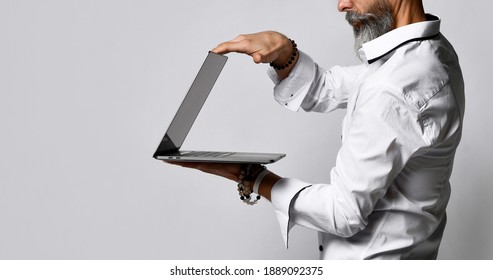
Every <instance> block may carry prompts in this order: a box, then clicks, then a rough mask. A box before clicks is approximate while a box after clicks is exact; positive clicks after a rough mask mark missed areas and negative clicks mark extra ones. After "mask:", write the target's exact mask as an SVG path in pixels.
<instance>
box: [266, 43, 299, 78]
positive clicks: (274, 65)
mask: <svg viewBox="0 0 493 280" xmlns="http://www.w3.org/2000/svg"><path fill="white" fill-rule="evenodd" d="M288 40H289V41H290V42H291V44H292V45H293V53H291V58H290V59H289V60H288V62H286V63H285V64H283V65H277V64H275V63H274V62H271V63H270V64H269V65H270V66H271V67H272V68H274V69H276V70H279V71H280V70H284V69H286V68H289V66H291V64H293V62H294V60H295V59H296V56H297V55H298V45H297V44H296V42H295V41H294V40H291V39H288Z"/></svg>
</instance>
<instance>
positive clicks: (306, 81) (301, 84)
mask: <svg viewBox="0 0 493 280" xmlns="http://www.w3.org/2000/svg"><path fill="white" fill-rule="evenodd" d="M315 67H316V65H315V62H314V61H313V60H312V58H311V57H310V56H308V55H307V54H305V53H303V52H302V51H299V58H298V62H297V63H296V64H295V66H294V67H293V69H292V70H291V72H290V73H289V76H288V77H286V78H285V79H283V80H282V81H279V77H278V75H277V73H276V71H275V70H274V69H272V68H269V69H268V70H267V74H268V75H269V77H270V78H271V80H272V81H273V82H274V84H275V87H274V99H275V100H276V101H277V102H279V104H281V105H282V106H284V107H286V108H287V109H289V110H292V111H298V110H299V108H300V106H301V103H303V99H305V96H306V95H307V94H308V91H309V90H310V86H311V84H312V81H313V79H314V76H315V73H316V69H315Z"/></svg>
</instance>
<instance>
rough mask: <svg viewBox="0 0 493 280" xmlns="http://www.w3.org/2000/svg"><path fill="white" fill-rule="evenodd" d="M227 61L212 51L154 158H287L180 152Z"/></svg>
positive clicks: (253, 160)
mask: <svg viewBox="0 0 493 280" xmlns="http://www.w3.org/2000/svg"><path fill="white" fill-rule="evenodd" d="M227 59H228V58H227V57H226V56H224V55H220V54H216V53H213V52H209V54H208V55H207V58H206V59H205V61H204V63H203V65H202V67H201V68H200V70H199V73H198V74H197V76H196V77H195V80H194V81H193V83H192V86H191V87H190V89H189V90H188V93H187V95H186V96H185V99H184V100H183V102H182V103H181V105H180V108H179V109H178V111H177V112H176V114H175V117H174V118H173V121H171V124H170V125H169V127H168V130H167V131H166V134H165V135H164V137H163V139H162V140H161V143H160V144H159V146H158V148H157V150H156V152H155V153H154V158H156V159H158V160H166V161H194V162H230V163H249V164H255V163H258V164H268V163H273V162H276V161H278V160H280V159H281V158H283V157H285V156H286V155H285V154H275V153H244V152H210V151H182V150H180V148H181V146H182V144H183V142H184V141H185V138H186V137H187V135H188V132H189V131H190V129H191V128H192V125H193V122H194V121H195V119H196V118H197V116H198V114H199V112H200V110H201V108H202V106H203V105H204V103H205V101H206V99H207V97H208V96H209V93H210V92H211V90H212V87H213V86H214V83H215V82H216V80H217V78H218V77H219V74H220V73H221V71H222V69H223V67H224V65H225V64H226V60H227Z"/></svg>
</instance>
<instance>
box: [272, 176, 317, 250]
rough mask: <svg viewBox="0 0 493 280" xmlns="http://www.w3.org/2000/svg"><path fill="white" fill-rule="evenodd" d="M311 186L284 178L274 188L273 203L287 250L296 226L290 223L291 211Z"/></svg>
mask: <svg viewBox="0 0 493 280" xmlns="http://www.w3.org/2000/svg"><path fill="white" fill-rule="evenodd" d="M310 186H311V185H309V184H308V183H305V182H303V181H301V180H298V179H288V178H283V179H280V180H279V181H277V182H276V184H274V186H273V187H272V190H271V202H272V205H273V206H274V208H275V212H276V216H277V220H278V221H279V225H280V227H281V234H282V237H283V239H284V244H285V246H286V248H288V240H289V236H288V235H289V231H290V230H291V229H292V228H293V226H294V224H293V223H291V222H290V220H291V217H290V209H291V207H292V204H293V202H294V200H295V199H296V197H297V196H298V194H299V193H300V192H301V191H303V190H304V189H305V188H307V187H310Z"/></svg>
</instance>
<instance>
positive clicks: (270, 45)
mask: <svg viewBox="0 0 493 280" xmlns="http://www.w3.org/2000/svg"><path fill="white" fill-rule="evenodd" d="M293 48H294V47H293V44H292V43H291V41H290V40H289V39H288V37H286V36H285V35H283V34H281V33H279V32H275V31H264V32H259V33H254V34H246V35H240V36H238V37H236V38H235V39H233V40H231V41H227V42H224V43H221V44H219V45H218V46H217V47H215V48H214V49H213V50H212V51H213V52H215V53H219V54H226V53H230V52H237V53H243V54H247V55H249V56H251V57H252V58H253V61H254V62H255V63H271V62H273V63H274V64H277V65H283V64H285V63H287V61H289V60H290V58H291V56H292V53H293ZM297 60H298V56H296V59H295V61H293V64H292V65H291V67H289V68H287V69H285V70H277V74H278V75H279V78H280V79H281V80H282V79H284V78H285V77H287V75H288V74H289V72H290V71H291V69H292V68H293V66H294V64H295V63H296V61H297Z"/></svg>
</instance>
